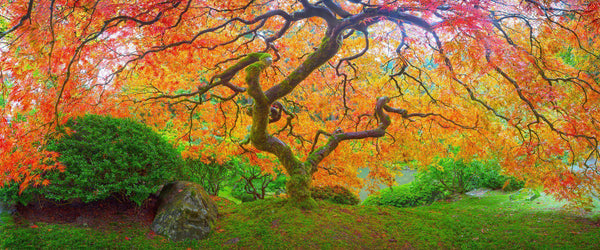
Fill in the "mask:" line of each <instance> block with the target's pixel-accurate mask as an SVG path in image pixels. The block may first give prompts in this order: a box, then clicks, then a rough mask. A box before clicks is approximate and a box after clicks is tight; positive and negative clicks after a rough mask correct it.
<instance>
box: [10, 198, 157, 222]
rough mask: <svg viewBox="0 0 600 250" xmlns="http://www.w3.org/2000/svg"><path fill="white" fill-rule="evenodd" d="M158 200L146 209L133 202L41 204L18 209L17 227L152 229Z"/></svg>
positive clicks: (153, 200)
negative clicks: (53, 225) (124, 227)
mask: <svg viewBox="0 0 600 250" xmlns="http://www.w3.org/2000/svg"><path fill="white" fill-rule="evenodd" d="M157 200H158V199H157V198H156V197H154V196H151V197H150V198H148V199H147V200H146V201H145V202H144V203H143V204H142V206H138V205H137V204H135V203H133V202H130V201H120V200H118V199H116V198H112V197H111V198H108V199H106V200H102V201H95V202H91V203H81V202H72V203H70V204H55V203H53V202H52V201H48V200H41V201H38V202H34V203H32V204H29V205H27V206H22V205H19V206H17V216H16V217H15V221H16V223H17V224H21V225H23V224H35V223H36V222H44V223H50V224H76V225H80V226H86V227H93V228H104V229H110V228H118V227H120V226H123V225H131V224H138V225H141V226H147V227H148V228H150V225H151V224H152V220H153V219H154V216H155V214H156V209H157Z"/></svg>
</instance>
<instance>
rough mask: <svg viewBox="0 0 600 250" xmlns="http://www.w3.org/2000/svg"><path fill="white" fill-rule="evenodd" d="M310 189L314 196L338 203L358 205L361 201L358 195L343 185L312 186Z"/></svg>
mask: <svg viewBox="0 0 600 250" xmlns="http://www.w3.org/2000/svg"><path fill="white" fill-rule="evenodd" d="M310 191H311V196H312V197H313V198H315V199H319V200H326V201H330V202H332V203H336V204H345V205H356V204H358V203H359V202H360V199H359V198H358V196H356V195H355V194H353V193H352V192H350V190H348V189H347V188H345V187H342V186H333V187H330V186H327V187H311V188H310Z"/></svg>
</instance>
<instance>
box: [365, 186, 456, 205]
mask: <svg viewBox="0 0 600 250" xmlns="http://www.w3.org/2000/svg"><path fill="white" fill-rule="evenodd" d="M444 196H445V194H444V192H443V190H442V189H441V188H440V187H438V186H431V185H423V184H422V183H416V182H411V183H407V184H404V185H400V186H396V187H390V188H386V189H382V190H380V191H379V194H377V195H372V196H369V197H367V199H366V200H365V201H363V205H377V206H394V207H416V206H423V205H428V204H431V203H432V202H434V201H436V200H438V199H442V198H443V197H444Z"/></svg>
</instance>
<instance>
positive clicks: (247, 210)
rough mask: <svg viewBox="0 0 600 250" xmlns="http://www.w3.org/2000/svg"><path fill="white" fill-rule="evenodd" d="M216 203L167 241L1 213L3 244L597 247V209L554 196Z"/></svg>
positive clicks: (132, 231) (136, 230) (124, 229)
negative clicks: (200, 236)
mask: <svg viewBox="0 0 600 250" xmlns="http://www.w3.org/2000/svg"><path fill="white" fill-rule="evenodd" d="M218 204H219V206H220V207H221V208H220V209H221V210H220V214H221V215H220V218H219V220H218V222H217V225H216V227H215V228H214V230H213V232H212V233H211V235H210V237H209V238H208V239H206V240H201V241H184V242H170V241H169V240H167V239H165V238H164V237H162V236H157V235H155V234H153V233H152V232H151V231H150V229H149V228H148V227H147V226H144V225H142V224H136V223H134V222H130V223H129V224H128V223H125V224H122V223H117V222H115V223H116V224H115V227H112V228H111V227H108V228H107V227H102V228H95V227H94V226H93V225H90V226H81V225H75V224H47V223H39V222H18V223H16V222H15V221H18V220H15V219H13V218H11V217H8V216H6V215H4V216H3V217H2V221H3V222H4V223H3V224H2V225H0V248H9V249H27V248H36V249H37V248H46V249H64V248H110V249H113V248H125V249H132V248H135V249H153V248H160V249H187V248H192V249H198V248H201V249H205V248H212V249H219V248H245V249H261V248H263V249H289V248H301V249H315V248H317V249H318V248H325V249H328V248H335V249H356V248H362V249H383V248H392V249H398V248H400V249H402V248H407V249H412V248H416V249H436V248H442V249H446V248H450V249H454V248H462V249H474V248H475V249H490V248H494V249H497V248H500V249H530V248H543V249H548V248H550V249H557V248H558V249H600V219H599V217H598V216H597V215H593V214H592V215H590V214H587V215H585V216H581V215H577V214H576V213H574V212H565V211H563V210H561V209H559V208H558V207H557V206H556V204H555V203H553V201H552V200H551V199H539V200H534V201H532V202H527V201H518V202H515V201H511V200H510V199H509V197H508V194H504V193H500V192H494V193H492V194H491V195H488V196H486V197H483V198H476V197H467V196H464V197H460V198H459V199H457V200H455V201H452V202H448V201H443V202H436V203H434V204H433V205H430V206H424V207H415V208H395V207H376V206H361V205H357V206H348V205H336V204H331V203H327V202H324V201H320V202H318V205H319V208H318V209H316V210H313V211H303V210H299V209H296V208H290V207H288V206H286V203H285V200H283V199H267V200H262V201H255V202H249V203H243V204H239V205H238V204H234V203H231V202H222V201H219V202H218Z"/></svg>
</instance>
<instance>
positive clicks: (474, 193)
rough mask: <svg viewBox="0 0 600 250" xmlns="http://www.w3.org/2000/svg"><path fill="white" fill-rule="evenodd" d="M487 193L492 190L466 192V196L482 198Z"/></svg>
mask: <svg viewBox="0 0 600 250" xmlns="http://www.w3.org/2000/svg"><path fill="white" fill-rule="evenodd" d="M489 191H492V190H491V189H489V188H478V189H475V190H472V191H469V192H467V193H466V195H468V196H473V197H484V196H485V194H486V193H487V192H489Z"/></svg>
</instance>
